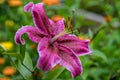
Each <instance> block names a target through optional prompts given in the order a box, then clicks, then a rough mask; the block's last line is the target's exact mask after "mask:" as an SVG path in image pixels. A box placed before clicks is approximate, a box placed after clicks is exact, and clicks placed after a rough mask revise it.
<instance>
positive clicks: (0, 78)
mask: <svg viewBox="0 0 120 80" xmlns="http://www.w3.org/2000/svg"><path fill="white" fill-rule="evenodd" d="M0 80H10V79H9V78H2V77H0Z"/></svg>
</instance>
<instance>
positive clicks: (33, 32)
mask: <svg viewBox="0 0 120 80" xmlns="http://www.w3.org/2000/svg"><path fill="white" fill-rule="evenodd" d="M24 33H27V34H28V37H29V39H30V40H31V41H33V42H36V43H38V42H39V41H40V40H41V38H42V37H44V36H45V35H43V34H40V33H39V31H38V30H37V29H36V28H34V27H32V26H23V27H21V28H20V29H18V31H17V32H16V35H15V41H16V43H17V44H25V40H24V39H21V36H22V35H23V34H24Z"/></svg>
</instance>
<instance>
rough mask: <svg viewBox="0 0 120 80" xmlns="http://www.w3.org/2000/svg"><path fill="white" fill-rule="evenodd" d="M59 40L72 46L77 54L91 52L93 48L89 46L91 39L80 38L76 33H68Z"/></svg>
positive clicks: (60, 42)
mask: <svg viewBox="0 0 120 80" xmlns="http://www.w3.org/2000/svg"><path fill="white" fill-rule="evenodd" d="M57 41H58V43H59V44H62V45H65V46H67V47H69V48H71V49H72V50H73V51H74V52H75V53H76V54H77V55H80V56H82V55H85V54H90V53H91V50H90V49H89V46H88V44H89V41H87V40H80V39H78V38H77V37H76V36H75V35H70V34H67V35H65V36H62V37H60V38H59V39H58V40H57Z"/></svg>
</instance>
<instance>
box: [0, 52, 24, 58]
mask: <svg viewBox="0 0 120 80" xmlns="http://www.w3.org/2000/svg"><path fill="white" fill-rule="evenodd" d="M2 54H4V55H9V56H12V57H16V58H17V59H19V60H21V59H22V56H21V55H20V54H18V53H8V52H4V53H2Z"/></svg>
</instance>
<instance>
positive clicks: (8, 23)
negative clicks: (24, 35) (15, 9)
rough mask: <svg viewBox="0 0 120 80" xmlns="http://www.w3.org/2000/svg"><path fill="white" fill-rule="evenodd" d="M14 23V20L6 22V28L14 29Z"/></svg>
mask: <svg viewBox="0 0 120 80" xmlns="http://www.w3.org/2000/svg"><path fill="white" fill-rule="evenodd" d="M14 24H15V23H14V21H13V20H6V21H5V26H6V27H13V26H14Z"/></svg>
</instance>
